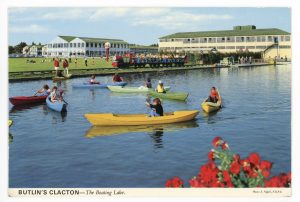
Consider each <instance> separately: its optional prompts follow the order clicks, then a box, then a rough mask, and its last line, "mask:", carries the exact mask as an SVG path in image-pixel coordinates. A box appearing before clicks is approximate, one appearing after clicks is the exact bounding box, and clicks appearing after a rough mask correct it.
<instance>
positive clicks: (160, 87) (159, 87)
mask: <svg viewBox="0 0 300 202" xmlns="http://www.w3.org/2000/svg"><path fill="white" fill-rule="evenodd" d="M156 92H158V93H166V90H165V87H164V83H163V82H162V81H159V82H158V85H157V87H156Z"/></svg>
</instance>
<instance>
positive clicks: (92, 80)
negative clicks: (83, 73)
mask: <svg viewBox="0 0 300 202" xmlns="http://www.w3.org/2000/svg"><path fill="white" fill-rule="evenodd" d="M90 84H100V82H98V81H96V76H95V74H93V75H92V76H91V80H90Z"/></svg>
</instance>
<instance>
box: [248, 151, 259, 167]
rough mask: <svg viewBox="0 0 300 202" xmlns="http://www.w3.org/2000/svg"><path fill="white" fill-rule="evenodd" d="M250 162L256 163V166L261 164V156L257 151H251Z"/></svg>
mask: <svg viewBox="0 0 300 202" xmlns="http://www.w3.org/2000/svg"><path fill="white" fill-rule="evenodd" d="M248 159H249V162H250V163H252V164H254V165H255V166H258V165H259V162H260V156H259V155H258V154H257V153H251V154H250V155H249V157H248Z"/></svg>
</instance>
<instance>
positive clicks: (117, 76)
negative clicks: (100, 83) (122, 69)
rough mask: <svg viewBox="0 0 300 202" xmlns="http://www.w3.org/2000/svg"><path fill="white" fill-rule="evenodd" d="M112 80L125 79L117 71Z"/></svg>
mask: <svg viewBox="0 0 300 202" xmlns="http://www.w3.org/2000/svg"><path fill="white" fill-rule="evenodd" d="M112 80H113V82H122V81H123V79H122V78H121V77H120V76H119V75H118V73H115V75H114V76H113V79H112Z"/></svg>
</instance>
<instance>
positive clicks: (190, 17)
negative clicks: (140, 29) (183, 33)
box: [132, 11, 233, 29]
mask: <svg viewBox="0 0 300 202" xmlns="http://www.w3.org/2000/svg"><path fill="white" fill-rule="evenodd" d="M232 18H233V17H232V16H230V15H218V14H194V13H188V12H172V11H170V12H167V13H164V15H161V16H159V17H156V18H150V17H147V18H136V19H135V20H133V21H132V25H133V26H140V25H148V26H156V27H161V28H164V29H183V28H189V29H191V28H192V27H193V26H194V25H195V24H200V23H203V22H210V21H212V20H229V19H232Z"/></svg>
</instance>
